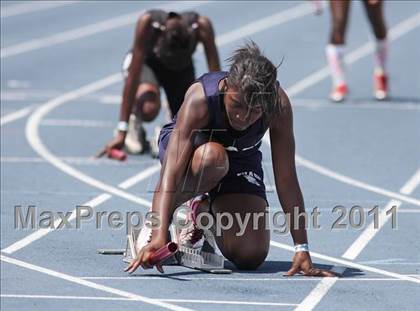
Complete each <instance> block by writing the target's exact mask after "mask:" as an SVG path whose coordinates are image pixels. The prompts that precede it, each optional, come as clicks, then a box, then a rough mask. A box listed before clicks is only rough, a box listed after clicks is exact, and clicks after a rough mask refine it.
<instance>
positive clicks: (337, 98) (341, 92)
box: [330, 84, 349, 103]
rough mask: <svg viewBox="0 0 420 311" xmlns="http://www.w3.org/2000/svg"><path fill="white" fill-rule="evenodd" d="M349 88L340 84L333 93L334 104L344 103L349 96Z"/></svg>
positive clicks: (331, 96)
mask: <svg viewBox="0 0 420 311" xmlns="http://www.w3.org/2000/svg"><path fill="white" fill-rule="evenodd" d="M348 92H349V91H348V88H347V85H345V84H340V85H337V86H335V87H334V89H333V91H332V92H331V95H330V98H331V100H332V101H333V102H336V103H338V102H341V101H343V100H344V99H345V98H346V96H347V94H348Z"/></svg>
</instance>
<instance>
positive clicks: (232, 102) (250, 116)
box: [223, 83, 263, 131]
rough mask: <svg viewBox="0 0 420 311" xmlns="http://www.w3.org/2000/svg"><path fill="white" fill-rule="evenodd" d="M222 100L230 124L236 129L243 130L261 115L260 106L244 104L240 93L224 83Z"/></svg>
mask: <svg viewBox="0 0 420 311" xmlns="http://www.w3.org/2000/svg"><path fill="white" fill-rule="evenodd" d="M223 102H224V104H225V109H226V114H227V117H228V119H229V124H230V126H231V127H232V128H233V129H235V130H237V131H244V130H246V129H247V128H248V127H250V126H251V125H252V124H254V123H255V122H256V121H257V120H258V119H259V118H261V117H262V115H263V110H262V107H261V106H255V107H251V106H248V105H246V104H245V102H244V100H243V99H242V96H241V94H240V93H239V92H238V91H237V90H236V89H235V88H234V87H228V86H227V84H226V83H224V87H223Z"/></svg>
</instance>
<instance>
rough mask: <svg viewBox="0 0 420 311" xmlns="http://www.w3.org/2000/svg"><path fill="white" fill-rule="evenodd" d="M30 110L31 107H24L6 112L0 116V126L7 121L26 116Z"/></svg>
mask: <svg viewBox="0 0 420 311" xmlns="http://www.w3.org/2000/svg"><path fill="white" fill-rule="evenodd" d="M31 111H32V107H26V108H23V109H20V110H17V111H14V112H11V113H8V114H6V115H5V116H2V117H1V118H0V126H2V125H5V124H7V123H10V122H13V121H16V120H19V119H21V118H24V117H26V116H27V115H28V114H29V113H30V112H31Z"/></svg>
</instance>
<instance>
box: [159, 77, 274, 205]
mask: <svg viewBox="0 0 420 311" xmlns="http://www.w3.org/2000/svg"><path fill="white" fill-rule="evenodd" d="M227 74H228V73H227V72H211V73H206V74H204V75H202V76H201V77H200V78H198V79H197V82H200V83H201V84H202V86H203V89H204V93H205V96H206V99H207V104H208V109H209V113H210V122H209V124H208V126H207V127H206V130H204V131H203V133H204V134H205V135H206V136H207V137H208V138H209V139H210V135H211V141H214V142H217V143H220V144H221V145H223V147H224V148H225V150H226V152H227V154H228V157H229V171H228V173H227V174H226V176H225V177H223V179H222V180H221V181H220V183H219V185H218V186H216V187H215V188H213V189H212V190H211V191H210V192H209V195H210V199H211V201H213V200H214V199H215V198H216V197H217V196H218V195H222V194H226V193H248V194H255V195H258V196H259V197H261V198H263V199H264V200H265V201H266V202H267V197H266V194H265V185H264V173H263V170H262V166H261V161H262V154H261V151H260V150H259V147H260V146H261V141H262V138H263V136H264V134H265V132H266V130H267V125H266V124H265V122H264V117H261V118H260V119H258V120H257V121H256V122H255V123H254V124H252V125H251V126H250V127H249V128H247V129H246V130H244V131H235V130H234V129H232V128H231V127H230V126H229V123H228V121H227V120H225V118H224V115H225V113H224V109H225V108H224V105H223V102H222V101H223V94H222V93H221V92H220V91H219V82H220V81H221V80H223V79H224V78H226V76H227ZM175 124H176V116H175V117H174V119H173V120H172V122H170V123H168V124H167V125H165V126H164V127H163V128H162V131H161V132H160V135H159V159H160V162H161V163H163V161H164V157H165V153H166V148H167V146H168V143H169V138H170V135H171V132H172V130H173V129H174V128H175ZM212 130H213V131H212ZM210 133H211V134H210Z"/></svg>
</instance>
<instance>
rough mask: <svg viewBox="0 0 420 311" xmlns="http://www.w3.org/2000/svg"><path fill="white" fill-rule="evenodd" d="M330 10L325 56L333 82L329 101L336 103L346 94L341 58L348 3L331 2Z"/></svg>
mask: <svg viewBox="0 0 420 311" xmlns="http://www.w3.org/2000/svg"><path fill="white" fill-rule="evenodd" d="M330 10H331V32H330V40H329V44H328V45H327V48H326V54H327V60H328V63H329V65H330V70H331V76H332V82H333V91H332V93H331V99H332V100H333V101H337V102H338V101H341V100H343V99H344V97H345V96H346V95H347V92H348V91H347V85H346V80H345V75H344V63H343V56H344V44H345V35H346V28H347V20H348V15H349V10H350V1H348V0H331V1H330Z"/></svg>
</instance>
